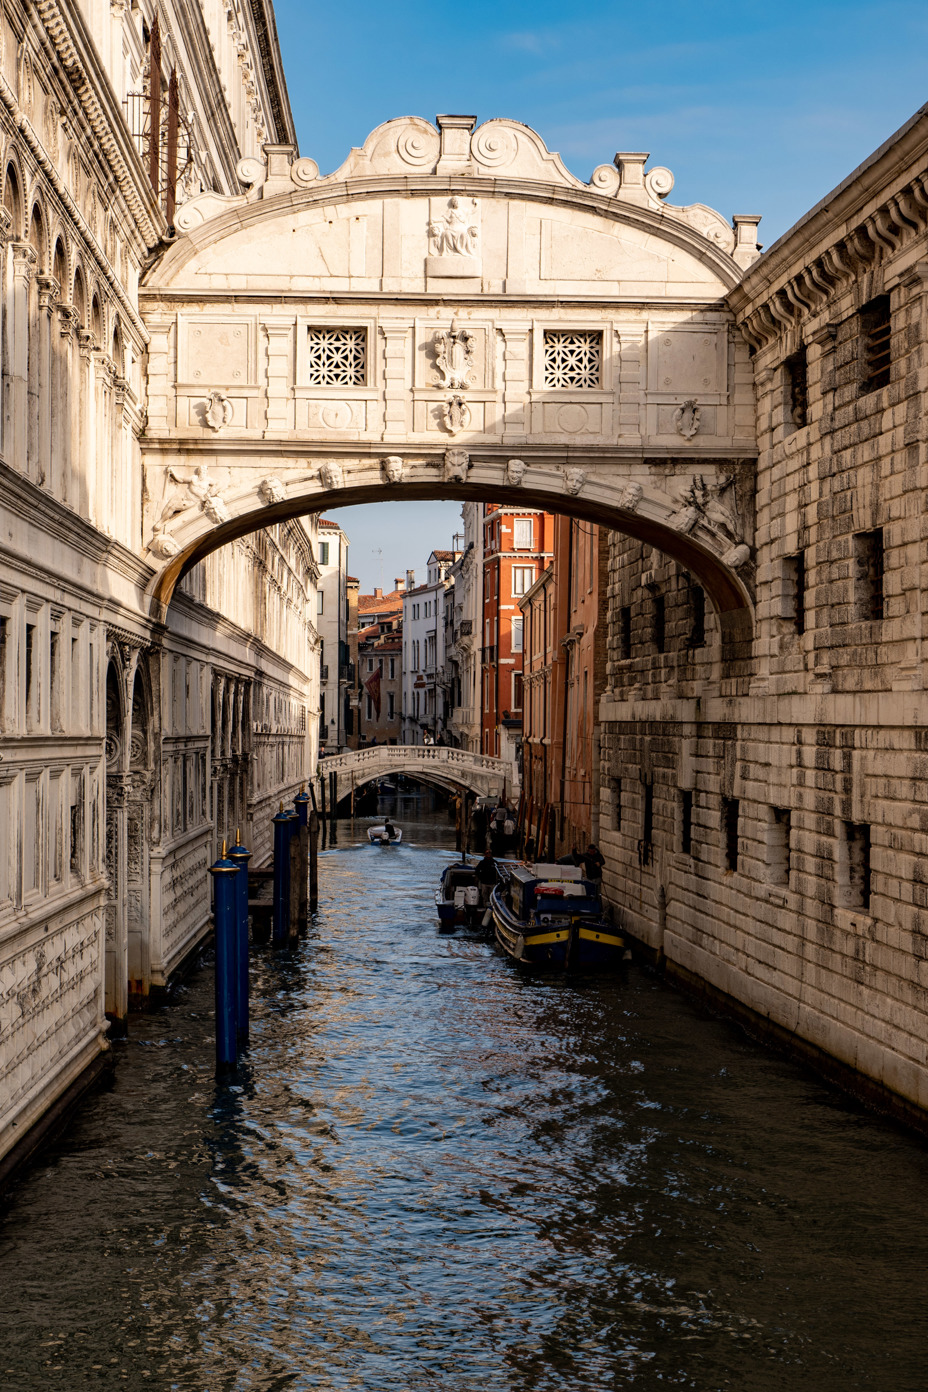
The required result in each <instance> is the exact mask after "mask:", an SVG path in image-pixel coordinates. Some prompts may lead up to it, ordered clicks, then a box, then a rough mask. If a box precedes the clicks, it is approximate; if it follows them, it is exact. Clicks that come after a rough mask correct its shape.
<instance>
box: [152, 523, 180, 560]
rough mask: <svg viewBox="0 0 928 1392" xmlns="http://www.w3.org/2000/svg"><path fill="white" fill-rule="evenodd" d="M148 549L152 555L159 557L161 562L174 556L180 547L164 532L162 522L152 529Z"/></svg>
mask: <svg viewBox="0 0 928 1392" xmlns="http://www.w3.org/2000/svg"><path fill="white" fill-rule="evenodd" d="M148 549H149V551H151V553H152V555H154V556H159V557H160V558H161V559H162V560H163V561H169V560H170V559H171V557H172V556H176V555H177V553H178V552H179V551H180V547H179V546H178V544H177V542H176V541H175V540H174V538H173V537H172V536H169V535H168V533H167V532H166V531H165V530H164V523H163V522H156V523H155V525H154V527H153V528H152V537H151V541H150V542H149V543H148Z"/></svg>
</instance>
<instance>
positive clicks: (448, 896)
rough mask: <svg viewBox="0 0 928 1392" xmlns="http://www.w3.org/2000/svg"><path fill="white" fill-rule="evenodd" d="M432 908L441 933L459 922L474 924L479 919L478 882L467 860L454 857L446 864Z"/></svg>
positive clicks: (451, 930)
mask: <svg viewBox="0 0 928 1392" xmlns="http://www.w3.org/2000/svg"><path fill="white" fill-rule="evenodd" d="M435 908H436V909H437V911H438V925H439V926H438V931H439V932H440V933H453V932H454V930H455V928H456V927H457V925H458V924H460V923H467V924H470V925H471V926H472V927H473V925H474V924H476V923H478V922H479V921H480V919H481V918H482V916H483V910H482V909H481V907H480V885H479V884H478V883H477V873H476V870H475V868H474V866H473V865H471V864H470V862H469V861H466V860H456V861H453V862H452V863H451V865H446V866H445V868H444V870H443V871H442V872H441V879H440V880H439V883H438V888H437V889H436V891H435Z"/></svg>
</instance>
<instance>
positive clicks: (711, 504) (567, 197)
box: [140, 116, 757, 635]
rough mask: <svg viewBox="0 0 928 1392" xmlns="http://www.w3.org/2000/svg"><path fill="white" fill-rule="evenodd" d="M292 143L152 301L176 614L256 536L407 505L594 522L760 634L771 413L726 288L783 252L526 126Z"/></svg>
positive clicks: (153, 555) (662, 185)
mask: <svg viewBox="0 0 928 1392" xmlns="http://www.w3.org/2000/svg"><path fill="white" fill-rule="evenodd" d="M474 126H475V122H474V120H473V119H472V118H470V117H460V116H440V117H438V128H437V129H436V127H435V126H432V125H431V124H429V122H427V121H424V120H421V119H419V118H414V117H410V118H404V119H402V120H397V121H390V122H387V123H386V125H384V126H381V127H379V128H378V129H377V130H375V131H374V132H373V133H372V134H371V135H370V136H369V137H368V139H367V140H366V141H365V143H364V145H363V147H361V148H359V149H355V150H353V151H351V153H350V154H349V156H348V159H347V160H346V161H345V163H344V165H343V166H342V167H341V168H340V169H339V170H337V171H336V172H335V173H333V174H331V175H327V176H325V177H320V176H319V171H318V169H317V168H316V166H315V164H314V163H313V161H312V160H310V159H296V158H295V151H294V150H293V149H292V148H291V147H282V146H269V147H268V148H267V158H266V161H257V160H253V161H246V162H245V164H246V165H247V168H243V169H242V171H241V172H242V174H243V177H245V176H247V182H248V183H250V185H251V188H250V190H249V192H248V193H246V194H242V195H241V196H240V197H233V198H228V197H225V198H224V197H219V196H218V195H216V194H213V193H205V194H202V195H200V196H199V197H197V198H194V199H193V200H192V201H191V202H189V203H187V204H185V205H184V206H183V207H182V208H181V209H180V211H179V212H178V215H177V226H178V229H179V231H180V233H181V235H179V236H178V237H177V238H176V240H175V241H174V242H173V244H172V245H171V246H170V248H169V249H168V250H167V251H166V252H165V254H164V255H163V256H161V257H160V258H159V259H158V261H157V262H156V263H155V264H154V265H153V266H152V268H151V269H150V270H149V272H148V273H147V275H146V277H145V279H144V282H143V284H142V285H141V287H140V304H141V309H142V314H143V317H144V320H145V323H146V326H147V329H148V331H149V333H150V336H151V342H150V346H149V350H148V364H149V370H148V400H147V425H146V430H145V433H144V435H143V437H142V441H141V445H142V458H143V468H144V474H145V478H144V487H143V495H144V498H145V517H144V544H145V546H146V548H147V551H146V558H147V559H148V560H149V561H150V563H151V566H152V568H153V570H152V574H151V580H150V583H149V592H148V593H149V603H150V606H151V609H152V612H153V613H154V614H155V615H156V616H158V617H163V615H164V612H165V610H166V608H167V605H168V604H169V603H170V599H171V595H172V593H173V590H174V587H175V585H176V583H177V581H178V579H179V578H180V577H181V576H182V575H183V574H184V573H185V572H186V571H187V570H189V569H190V567H191V566H193V565H195V564H196V563H197V561H198V560H200V559H201V558H202V557H204V556H205V555H207V554H208V553H209V552H211V551H213V550H215V549H216V548H217V547H220V546H222V545H224V544H225V543H226V542H229V541H231V540H234V539H235V538H236V537H238V536H242V535H244V534H245V533H247V532H249V531H254V530H255V529H257V528H260V527H265V526H270V525H273V524H274V523H277V522H281V521H283V520H285V519H286V518H288V517H292V516H296V515H298V514H301V513H304V514H305V513H307V512H314V511H319V510H321V509H323V508H325V509H330V508H337V507H340V506H343V505H347V504H354V503H360V502H371V503H377V502H379V501H383V500H391V501H392V500H401V499H422V498H440V497H446V498H447V497H450V498H460V499H468V498H473V499H482V500H485V501H492V500H497V501H502V502H508V503H510V504H515V505H521V506H530V507H539V508H544V509H548V510H551V511H555V512H564V513H570V514H572V515H574V516H577V517H582V518H586V519H588V520H590V521H593V522H598V523H601V524H603V525H605V526H608V527H611V528H613V529H616V530H619V531H622V532H625V533H626V534H628V535H630V536H633V537H636V538H638V539H639V540H642V541H644V542H646V543H648V544H649V545H651V546H654V547H656V548H658V549H659V550H660V551H663V552H664V553H666V554H667V555H669V556H672V557H673V558H675V559H676V560H678V561H680V562H681V563H682V564H683V565H685V566H686V567H687V568H688V569H689V570H690V571H691V572H692V573H693V574H694V575H695V576H696V577H697V578H698V579H699V580H700V581H701V583H702V584H703V585H704V587H705V589H706V590H707V592H708V594H709V595H710V597H711V599H712V601H713V603H714V604H715V607H716V609H717V611H718V612H719V614H720V616H721V621H722V628H723V633H724V632H725V631H726V629H727V630H728V631H729V632H734V633H737V634H740V635H745V634H746V635H749V634H750V631H751V627H752V624H751V614H752V600H751V595H752V591H753V583H754V574H753V572H754V550H753V547H754V458H755V455H756V444H755V434H754V426H755V422H754V398H753V380H752V372H751V364H750V361H749V358H748V349H747V344H746V342H745V341H744V339H743V338H742V336H741V334H740V333H739V332H737V331H736V329H735V325H734V320H733V316H732V314H731V311H730V309H729V308H728V305H727V301H726V296H727V294H728V293H729V292H730V291H731V289H732V288H733V287H734V286H735V285H736V284H737V283H738V282H739V281H740V278H741V276H742V274H743V270H744V267H745V266H746V265H747V264H749V262H750V261H751V260H752V259H753V258H754V256H756V254H757V252H756V236H755V232H756V223H757V219H756V218H747V217H745V218H736V219H735V220H734V226H732V225H730V224H729V223H727V222H726V221H725V220H724V219H723V218H722V217H721V216H720V215H719V214H718V213H715V212H713V211H712V210H711V209H710V208H707V207H705V206H703V205H702V204H693V205H690V206H687V207H675V206H674V205H672V204H671V203H669V202H668V201H667V195H668V194H669V192H670V190H671V189H672V187H673V177H672V175H671V174H670V172H669V170H666V169H661V168H656V169H652V170H649V171H646V169H645V164H646V160H647V156H646V155H641V154H622V155H617V156H616V160H615V163H614V164H609V165H601V166H600V167H599V168H598V169H596V170H595V171H594V173H593V176H592V179H591V181H590V183H588V184H586V183H583V182H581V180H579V179H577V178H576V177H575V176H574V175H572V174H571V173H570V172H569V171H568V170H567V169H566V168H565V166H564V164H563V163H562V161H561V159H560V157H559V156H558V155H556V154H554V153H552V152H551V151H550V150H548V149H547V148H546V146H545V144H544V142H543V141H542V140H541V138H540V137H539V136H538V135H537V134H536V133H535V132H534V131H532V130H530V129H529V128H528V127H527V126H524V125H521V124H519V123H518V122H516V121H508V120H493V121H488V122H486V123H485V124H484V125H482V126H480V127H479V128H477V129H474Z"/></svg>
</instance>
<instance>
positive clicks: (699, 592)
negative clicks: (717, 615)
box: [686, 580, 706, 648]
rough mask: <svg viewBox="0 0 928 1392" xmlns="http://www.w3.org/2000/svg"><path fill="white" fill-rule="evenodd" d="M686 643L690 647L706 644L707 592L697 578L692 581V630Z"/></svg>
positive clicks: (702, 646) (700, 646)
mask: <svg viewBox="0 0 928 1392" xmlns="http://www.w3.org/2000/svg"><path fill="white" fill-rule="evenodd" d="M686 645H687V647H688V648H704V647H705V645H706V592H705V590H704V589H703V587H702V585H697V584H696V582H695V580H691V581H690V631H689V636H688V638H687V640H686Z"/></svg>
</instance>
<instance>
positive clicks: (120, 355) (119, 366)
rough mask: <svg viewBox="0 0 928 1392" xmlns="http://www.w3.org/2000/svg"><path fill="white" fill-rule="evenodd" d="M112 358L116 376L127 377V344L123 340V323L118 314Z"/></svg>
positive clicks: (114, 329) (113, 337)
mask: <svg viewBox="0 0 928 1392" xmlns="http://www.w3.org/2000/svg"><path fill="white" fill-rule="evenodd" d="M110 356H111V357H112V359H113V367H114V368H115V370H116V376H117V377H125V375H126V350H125V343H124V340H123V332H122V323H121V322H120V319H119V315H118V314H116V315H114V316H113V333H112V340H111V351H110Z"/></svg>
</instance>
